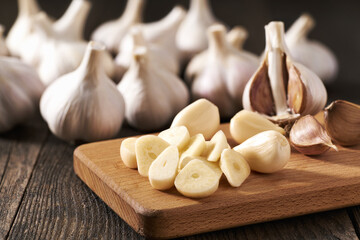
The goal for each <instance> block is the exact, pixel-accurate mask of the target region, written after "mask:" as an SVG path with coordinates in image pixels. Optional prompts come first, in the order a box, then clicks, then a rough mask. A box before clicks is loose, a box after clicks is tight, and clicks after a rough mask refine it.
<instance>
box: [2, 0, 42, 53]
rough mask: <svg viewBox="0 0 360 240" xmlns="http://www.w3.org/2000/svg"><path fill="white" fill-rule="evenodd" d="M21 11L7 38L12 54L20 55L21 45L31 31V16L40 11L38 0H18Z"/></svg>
mask: <svg viewBox="0 0 360 240" xmlns="http://www.w3.org/2000/svg"><path fill="white" fill-rule="evenodd" d="M17 2H18V8H19V13H18V16H17V18H16V20H15V23H14V25H13V26H12V27H11V29H10V31H9V33H8V36H7V38H6V45H7V47H8V49H9V51H10V53H11V55H12V56H19V55H20V52H19V47H20V46H21V45H22V43H23V41H24V39H25V38H26V37H27V36H28V35H29V34H30V32H31V27H32V24H31V21H30V19H31V17H32V16H35V15H36V14H37V13H39V11H40V9H39V6H38V4H37V2H36V0H18V1H17Z"/></svg>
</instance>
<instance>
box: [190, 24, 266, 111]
mask: <svg viewBox="0 0 360 240" xmlns="http://www.w3.org/2000/svg"><path fill="white" fill-rule="evenodd" d="M208 38H209V48H208V50H207V52H206V54H204V53H201V54H200V55H198V56H195V58H194V59H193V60H192V61H190V63H189V65H188V68H187V70H186V75H187V77H188V78H193V79H194V80H193V82H192V87H191V92H192V94H193V97H194V98H195V99H198V98H206V99H208V100H210V101H211V102H213V103H214V104H215V105H217V106H218V107H219V110H220V115H221V116H222V117H231V116H233V115H234V114H235V113H236V112H238V111H239V110H240V109H241V108H242V93H243V90H244V88H245V85H246V83H247V82H248V81H249V79H250V78H251V76H252V75H253V73H254V72H255V71H256V69H257V66H258V64H259V60H258V58H257V57H256V56H255V55H253V54H251V53H248V52H246V51H238V50H236V49H235V48H234V47H232V46H231V45H230V44H229V43H228V42H227V40H226V28H225V27H224V26H223V25H220V24H216V25H213V26H211V27H210V28H209V30H208ZM204 56H206V59H205V58H204Z"/></svg>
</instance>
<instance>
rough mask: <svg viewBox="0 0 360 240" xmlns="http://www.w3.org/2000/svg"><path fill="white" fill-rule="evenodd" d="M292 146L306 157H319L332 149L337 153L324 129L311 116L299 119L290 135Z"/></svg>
mask: <svg viewBox="0 0 360 240" xmlns="http://www.w3.org/2000/svg"><path fill="white" fill-rule="evenodd" d="M289 140H290V143H291V145H292V146H293V147H294V148H295V149H296V150H298V151H299V152H301V153H303V154H305V155H319V154H322V153H324V152H326V151H328V150H329V149H330V148H333V149H335V150H336V151H337V147H336V146H335V145H334V144H333V143H332V142H331V138H330V137H329V135H328V134H327V133H326V130H325V129H324V127H323V126H322V125H321V124H320V123H319V122H318V121H317V120H316V119H315V118H314V117H313V116H311V115H306V116H304V117H301V118H300V119H298V120H297V121H296V122H295V124H294V125H293V126H292V128H291V130H290V134H289Z"/></svg>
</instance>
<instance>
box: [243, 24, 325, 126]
mask: <svg viewBox="0 0 360 240" xmlns="http://www.w3.org/2000/svg"><path fill="white" fill-rule="evenodd" d="M265 33H266V49H265V57H264V59H263V62H262V63H261V65H260V67H259V69H258V70H257V72H256V73H255V74H254V75H253V76H252V78H251V79H250V81H249V82H248V83H247V84H246V87H245V90H244V94H243V106H244V108H245V109H246V110H250V111H256V112H259V113H260V114H264V115H266V116H267V117H268V118H269V119H271V120H272V121H275V122H288V121H294V120H295V119H296V118H298V117H299V116H300V115H302V116H303V115H307V114H312V115H314V114H316V113H318V112H319V111H320V110H321V109H323V107H324V106H325V104H326V100H327V93H326V89H325V86H324V84H323V83H322V81H321V80H320V78H319V77H318V76H316V74H315V73H313V72H312V71H311V70H310V69H308V68H306V67H305V66H303V65H301V64H299V63H297V62H294V61H293V60H292V58H291V56H290V54H289V51H288V47H287V45H286V44H285V40H284V24H283V23H282V22H271V23H269V24H268V25H266V26H265Z"/></svg>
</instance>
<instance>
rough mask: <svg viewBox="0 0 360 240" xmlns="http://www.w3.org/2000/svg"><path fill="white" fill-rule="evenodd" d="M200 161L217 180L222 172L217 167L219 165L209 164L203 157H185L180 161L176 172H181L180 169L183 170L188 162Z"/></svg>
mask: <svg viewBox="0 0 360 240" xmlns="http://www.w3.org/2000/svg"><path fill="white" fill-rule="evenodd" d="M195 159H197V160H200V161H203V162H204V163H205V164H206V165H207V166H208V167H210V168H211V170H213V171H214V172H215V173H216V174H217V175H218V177H219V179H220V178H221V176H222V174H223V172H222V171H221V169H220V167H219V163H218V162H209V161H208V160H207V159H206V158H204V157H201V156H200V157H199V156H187V157H185V158H183V159H182V160H181V162H179V166H178V170H179V171H181V169H183V168H184V167H185V166H186V165H187V164H188V163H189V162H191V161H193V160H195Z"/></svg>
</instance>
